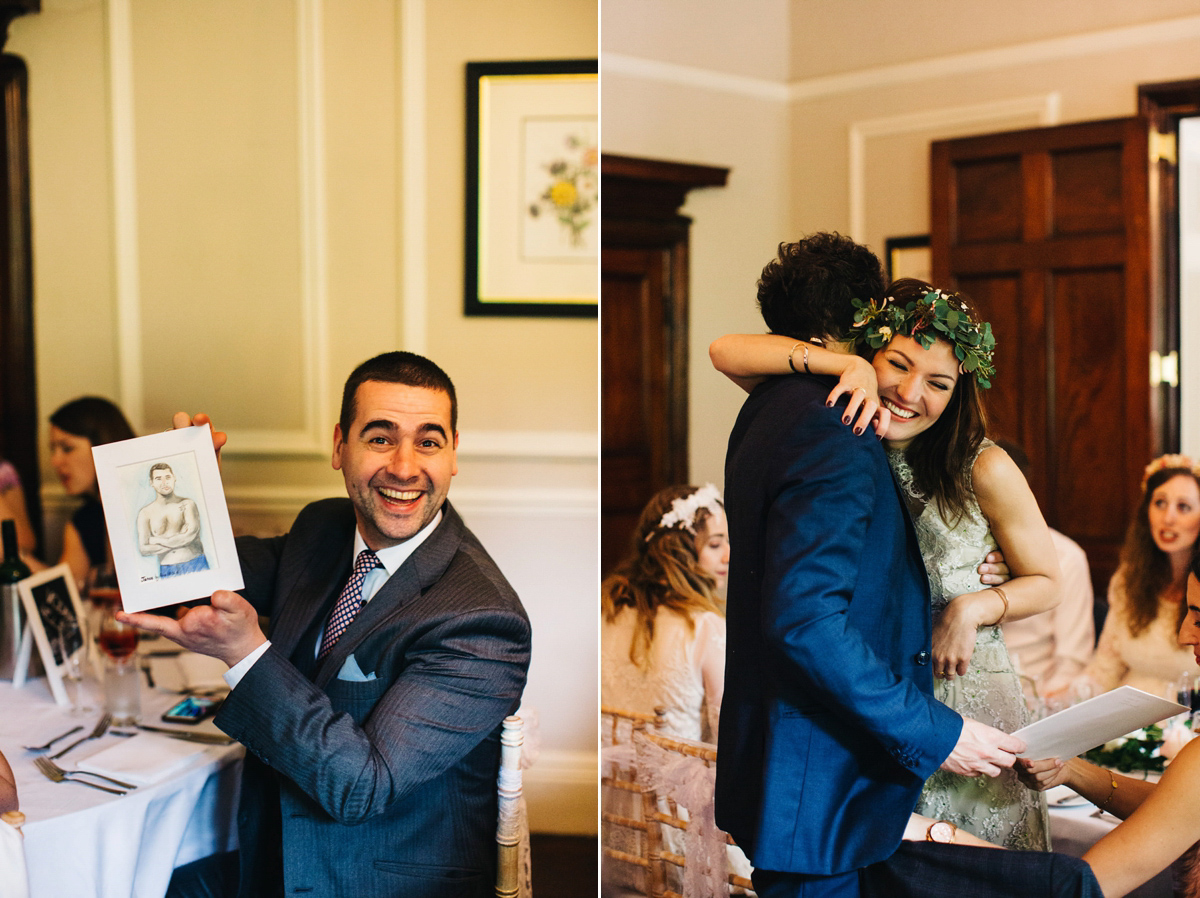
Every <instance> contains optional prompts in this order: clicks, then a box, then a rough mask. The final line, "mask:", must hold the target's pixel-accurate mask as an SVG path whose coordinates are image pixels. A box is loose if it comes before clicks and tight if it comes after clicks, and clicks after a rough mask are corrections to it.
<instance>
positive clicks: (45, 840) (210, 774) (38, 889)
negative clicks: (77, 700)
mask: <svg viewBox="0 0 1200 898" xmlns="http://www.w3.org/2000/svg"><path fill="white" fill-rule="evenodd" d="M160 679H161V678H160ZM98 688H99V687H98V686H97V685H95V684H92V686H91V690H90V695H88V699H89V700H88V702H87V703H88V704H90V705H93V706H94V708H95V710H93V711H92V712H90V713H88V714H85V715H82V716H72V715H71V713H70V712H69V711H67V710H66V709H63V708H60V707H58V706H57V705H55V704H54V701H53V699H52V698H51V697H50V692H49V689H48V688H47V686H46V682H45V680H44V679H43V680H34V681H30V682H29V683H28V684H26V686H25V688H24V689H21V690H14V689H13V688H12V684H11V683H10V682H7V681H0V709H3V713H2V714H0V751H3V752H4V755H5V757H7V758H8V761H9V764H11V765H12V768H13V772H14V773H15V774H16V781H17V794H18V797H19V799H20V803H21V810H22V811H23V812H24V814H25V826H24V828H23V829H24V833H25V856H26V864H27V867H28V870H29V882H30V894H31V896H32V898H62V896H67V895H69V896H71V898H89V896H96V898H125V896H135V895H136V896H137V898H158V896H162V895H164V894H165V893H166V888H167V883H168V881H169V880H170V877H171V871H172V869H174V868H175V867H176V866H179V865H181V864H186V863H189V862H190V861H193V860H196V859H197V858H201V857H204V856H206V855H209V854H212V853H213V852H215V851H226V850H230V849H232V848H236V847H237V843H236V823H235V819H236V811H237V807H236V803H237V793H238V780H239V777H240V773H241V763H240V761H241V757H242V753H243V749H242V747H241V746H240V745H237V744H234V745H231V746H207V747H205V749H204V751H203V752H202V753H200V754H199V755H197V756H196V757H195V758H193V759H192V760H190V761H189V762H187V764H186V766H184V767H183V768H181V769H180V770H179V771H177V772H175V773H173V774H172V775H170V776H168V777H167V778H166V779H164V780H162V781H161V782H158V783H155V784H153V785H149V786H141V787H139V788H137V789H134V790H132V791H130V792H129V794H127V795H124V796H117V795H110V794H108V793H105V792H101V791H99V790H97V789H90V788H88V787H86V786H80V785H75V784H70V783H54V782H51V781H50V780H48V779H46V778H45V777H44V776H43V775H42V774H41V773H40V772H39V771H38V770H37V768H36V767H35V766H34V764H33V759H34V758H35V757H37V754H38V753H34V752H29V751H26V750H25V749H24V748H22V746H23V745H40V744H42V743H44V742H45V741H47V740H48V739H51V738H53V737H54V736H57V735H58V734H60V733H62V732H64V731H65V730H67V729H69V728H70V727H71V726H72V725H73V724H76V723H78V724H82V725H83V726H84V730H83V731H81V732H80V733H77V734H75V735H74V736H72V737H69V738H68V739H65V740H63V741H62V742H60V743H57V744H56V746H55V748H54V749H53V750H58V749H59V748H62V747H65V746H66V745H68V744H69V743H70V741H71V740H72V739H76V738H79V736H82V735H84V734H85V733H87V732H90V730H91V729H92V727H93V726H94V725H95V723H96V721H97V720H98V719H99V717H100V714H101V711H102V707H101V706H102V702H101V701H100V696H99V694H98ZM86 692H88V690H85V693H86ZM178 699H179V696H178V695H174V694H171V693H168V692H165V691H160V690H151V689H148V688H143V691H142V721H143V722H144V723H151V724H154V725H163V726H167V724H162V722H161V721H160V720H159V715H161V714H162V712H163V711H165V710H166V709H167V708H169V707H170V706H171V705H172V704H174V703H175V702H176V701H177V700H178ZM180 728H183V727H180ZM187 729H189V730H197V731H203V732H211V733H217V732H219V731H218V730H217V729H216V728H215V727H214V726H213V725H212V722H211V720H209V721H204V722H202V723H200V724H196V725H193V726H188V727H187ZM122 738H123V737H121V736H117V735H113V734H108V735H105V736H103V737H101V738H99V739H95V740H93V741H90V742H85V743H84V744H83V745H80V746H79V747H78V748H76V749H75V750H74V751H72V752H70V753H69V754H67V755H66V756H65V757H63V758H60V759H59V760H58V763H59V765H60V766H63V767H65V768H67V769H71V768H73V767H74V766H75V764H77V763H78V762H79V761H82V760H84V759H86V758H88V757H90V756H91V755H94V754H96V753H97V752H99V751H102V750H104V749H105V748H108V747H110V746H112V745H115V744H116V743H117V742H118V740H120V739H122ZM132 738H138V737H136V736H135V737H132ZM53 750H52V751H53Z"/></svg>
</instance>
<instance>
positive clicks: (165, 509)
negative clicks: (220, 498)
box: [137, 462, 208, 577]
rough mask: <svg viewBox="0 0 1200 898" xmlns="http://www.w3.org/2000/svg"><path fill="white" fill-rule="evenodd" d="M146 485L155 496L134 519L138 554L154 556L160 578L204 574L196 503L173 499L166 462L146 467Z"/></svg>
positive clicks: (172, 478) (205, 561) (205, 562)
mask: <svg viewBox="0 0 1200 898" xmlns="http://www.w3.org/2000/svg"><path fill="white" fill-rule="evenodd" d="M150 484H151V486H153V487H154V491H155V492H156V493H158V495H157V496H155V498H154V501H153V502H151V503H150V504H149V505H146V506H144V507H143V508H142V509H141V511H139V512H138V516H137V531H138V550H139V551H140V552H141V553H142V554H143V555H156V556H158V573H159V576H160V577H178V576H179V575H181V574H190V573H193V572H194V571H206V570H208V559H207V558H205V557H204V545H203V543H201V541H200V514H199V511H198V510H197V508H196V503H195V502H194V501H193V500H191V499H188V498H185V497H183V496H177V495H175V472H174V471H172V470H171V466H170V465H168V464H167V463H166V462H157V463H155V464H153V465H151V466H150Z"/></svg>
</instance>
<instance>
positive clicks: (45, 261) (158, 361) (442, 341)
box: [7, 0, 598, 833]
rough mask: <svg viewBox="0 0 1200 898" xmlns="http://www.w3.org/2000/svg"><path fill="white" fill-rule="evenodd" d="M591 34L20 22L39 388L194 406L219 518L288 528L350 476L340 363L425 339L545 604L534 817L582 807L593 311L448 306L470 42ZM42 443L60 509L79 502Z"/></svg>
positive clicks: (499, 535) (294, 21) (474, 5)
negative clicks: (342, 458) (337, 425)
mask: <svg viewBox="0 0 1200 898" xmlns="http://www.w3.org/2000/svg"><path fill="white" fill-rule="evenodd" d="M596 47H597V10H596V3H595V0H567V2H551V0H513V2H508V3H504V4H498V3H492V2H487V0H437V2H429V0H336V2H330V0H206V2H205V3H202V4H179V3H175V2H172V0H44V2H43V10H42V12H41V13H39V14H37V15H33V16H28V17H24V18H22V19H19V20H17V21H16V22H14V23H13V25H12V27H11V30H10V39H9V42H8V47H7V49H8V50H9V52H12V53H15V54H17V55H19V56H21V57H23V58H24V59H25V61H26V63H27V65H28V67H29V72H30V121H31V126H30V127H31V134H30V143H31V155H32V160H31V169H32V180H33V184H32V194H33V227H34V276H35V309H36V311H35V314H36V319H35V320H36V329H37V357H38V389H39V402H40V405H41V409H42V412H43V417H44V416H45V415H47V414H49V413H50V412H51V411H52V410H53V409H55V408H56V407H58V406H59V405H60V404H61V403H62V402H64V401H66V400H68V399H71V398H73V397H75V396H78V395H81V394H84V393H95V394H101V395H105V396H109V397H111V398H113V399H115V400H116V401H118V403H119V404H121V405H122V406H123V407H124V408H125V410H126V411H127V413H128V414H129V416H130V418H131V420H132V422H133V423H134V426H135V428H137V429H138V430H139V431H141V432H145V431H152V430H154V429H157V428H161V427H165V426H166V425H167V423H168V421H169V416H170V414H171V412H173V411H174V410H176V409H178V408H185V409H188V410H189V411H200V410H204V411H208V412H209V413H211V414H212V416H213V418H214V420H215V421H216V422H217V424H218V426H220V427H222V428H223V429H227V430H229V432H230V445H229V447H228V449H227V450H226V452H225V460H224V470H223V477H224V480H225V485H226V492H227V495H228V498H229V503H230V508H231V514H232V516H233V518H234V524H235V528H236V529H238V530H239V531H240V532H254V533H275V532H280V531H281V530H283V529H286V527H287V526H288V524H289V523H290V521H291V519H292V518H293V517H294V516H295V514H296V512H297V511H298V510H299V508H301V507H302V506H303V505H304V504H305V503H306V502H308V501H311V500H312V499H314V498H319V497H321V496H328V495H339V494H344V488H343V486H342V484H341V478H340V476H339V475H337V473H336V472H334V471H333V470H332V469H331V468H330V465H329V449H330V447H331V436H332V430H333V423H334V418H335V416H336V411H337V404H338V401H339V399H340V390H341V384H342V382H343V381H344V379H345V377H346V375H347V374H348V373H349V371H350V369H351V368H353V367H354V365H356V364H357V363H358V362H360V361H361V360H363V359H365V358H367V357H369V356H371V355H374V354H376V353H378V352H382V351H385V350H388V349H393V348H408V349H413V350H415V351H418V352H422V353H424V354H427V355H429V356H430V357H431V358H433V359H435V360H436V361H438V362H439V364H441V365H442V366H443V367H444V368H445V369H446V370H447V371H448V372H449V374H450V375H451V377H452V378H453V379H454V380H455V383H456V386H457V388H458V392H459V401H460V432H461V443H460V453H459V468H460V474H459V476H458V477H457V478H456V481H455V483H454V485H453V488H452V490H451V498H452V500H453V501H454V502H455V504H456V506H457V507H458V508H459V510H460V511H461V512H462V513H463V515H464V517H465V518H466V519H467V522H468V524H470V525H471V526H472V528H473V529H474V530H475V531H476V533H477V534H478V535H479V537H480V539H481V540H482V541H483V543H484V544H485V545H486V546H488V548H489V550H490V551H491V553H492V554H493V555H494V556H495V557H496V559H497V561H498V562H499V563H500V565H501V567H502V569H503V570H505V572H506V573H507V574H508V576H509V578H510V579H511V580H512V582H513V584H514V586H515V587H516V588H517V590H518V592H519V593H520V594H521V595H522V598H523V600H524V602H525V605H526V607H527V609H528V610H529V613H530V617H531V619H532V621H533V627H534V634H535V636H534V639H535V647H534V658H533V663H532V666H531V671H530V680H529V685H528V688H527V690H526V695H525V700H526V704H527V705H528V706H530V707H531V708H533V709H535V710H536V713H537V716H538V718H539V719H540V749H541V751H540V757H539V758H538V763H537V764H536V765H535V766H534V767H533V768H532V769H531V770H529V771H528V772H527V776H526V785H527V790H528V794H529V797H530V815H531V821H532V825H533V827H534V828H535V829H540V830H545V831H559V832H584V833H587V832H595V829H596V769H597V763H596V716H597V707H596V655H597V652H596V640H597V637H596V620H595V583H596V574H597V571H596V543H597V532H596V510H597V501H596V490H597V471H596V442H597V441H596V433H597V416H598V403H597V395H598V394H597V383H596V344H597V327H596V321H595V320H594V319H570V320H568V319H487V318H475V319H467V318H466V317H465V316H464V315H463V314H462V311H461V310H462V267H463V263H462V252H463V236H462V232H463V211H462V205H463V196H464V185H463V165H464V161H463V144H464V116H465V71H464V65H465V63H466V62H467V61H468V60H515V59H532V58H567V57H583V58H591V57H595V55H596ZM43 436H44V435H43ZM44 442H45V440H44V439H43V443H44ZM43 472H44V474H43V476H44V486H43V499H44V502H45V503H46V507H47V511H48V513H49V516H50V523H49V526H48V532H49V533H50V534H51V535H52V537H53V535H54V534H56V533H57V532H58V531H59V529H60V526H61V522H62V520H63V519H64V518H65V516H66V515H67V514H69V512H70V509H71V508H72V503H71V502H70V501H69V500H67V499H66V498H65V497H64V496H63V495H62V492H61V489H60V488H59V487H58V484H57V483H56V482H55V481H54V479H53V473H52V471H51V469H50V467H49V464H48V459H46V458H44V459H43Z"/></svg>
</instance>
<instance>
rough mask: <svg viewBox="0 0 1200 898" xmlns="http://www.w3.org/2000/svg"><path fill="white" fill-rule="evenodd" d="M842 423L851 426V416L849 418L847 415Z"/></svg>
mask: <svg viewBox="0 0 1200 898" xmlns="http://www.w3.org/2000/svg"><path fill="white" fill-rule="evenodd" d="M842 423H843V424H849V423H850V416H849V415H846V416H845V417H844V418H842Z"/></svg>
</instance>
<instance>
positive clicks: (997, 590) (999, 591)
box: [988, 586, 1008, 627]
mask: <svg viewBox="0 0 1200 898" xmlns="http://www.w3.org/2000/svg"><path fill="white" fill-rule="evenodd" d="M988 589H991V590H993V591H994V592H995V593H996V595H998V596H999V597H1000V601H1001V602H1003V603H1004V610H1003V611H1001V612H1000V617H999V618H997V619H996V622H995V623H994V624H992V626H993V627H998V626H1000V625H1001V624H1002V623H1004V619H1005V618H1006V617H1008V596H1006V595H1005V594H1004V590H1003V589H1001V588H1000V587H999V586H989V587H988Z"/></svg>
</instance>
